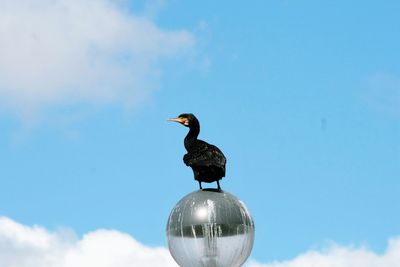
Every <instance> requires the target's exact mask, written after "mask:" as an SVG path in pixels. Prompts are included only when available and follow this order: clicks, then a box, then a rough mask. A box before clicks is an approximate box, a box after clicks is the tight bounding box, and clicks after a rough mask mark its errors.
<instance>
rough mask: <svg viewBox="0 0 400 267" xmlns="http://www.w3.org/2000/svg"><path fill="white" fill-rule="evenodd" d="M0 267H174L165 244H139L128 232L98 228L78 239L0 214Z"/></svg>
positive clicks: (69, 234)
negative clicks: (163, 245) (160, 245)
mask: <svg viewBox="0 0 400 267" xmlns="http://www.w3.org/2000/svg"><path fill="white" fill-rule="evenodd" d="M0 266H1V267H89V266H96V267H116V266H118V267H133V266H140V267H147V266H148V267H177V265H176V263H175V262H174V260H173V259H172V257H171V256H170V254H169V252H168V250H167V249H166V248H164V247H159V248H152V247H147V246H144V245H142V244H140V243H139V242H138V241H136V240H135V239H133V238H132V237H131V236H129V235H128V234H124V233H121V232H118V231H115V230H97V231H94V232H91V233H88V234H86V235H84V236H83V238H82V239H77V238H76V237H75V236H74V235H73V234H71V233H69V232H68V231H67V232H65V231H64V232H62V231H59V232H50V231H48V230H46V229H44V228H42V227H38V226H33V227H29V226H24V225H22V224H19V223H17V222H15V221H13V220H11V219H9V218H6V217H0Z"/></svg>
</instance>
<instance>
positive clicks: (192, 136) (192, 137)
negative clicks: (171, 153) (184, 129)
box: [185, 125, 200, 151]
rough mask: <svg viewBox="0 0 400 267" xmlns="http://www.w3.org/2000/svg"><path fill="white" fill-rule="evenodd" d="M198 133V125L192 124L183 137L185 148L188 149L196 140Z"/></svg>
mask: <svg viewBox="0 0 400 267" xmlns="http://www.w3.org/2000/svg"><path fill="white" fill-rule="evenodd" d="M199 133H200V125H193V126H192V127H190V130H189V132H188V134H187V135H186V137H185V148H186V150H187V151H189V149H190V147H191V145H192V144H193V142H194V141H196V140H197V137H198V136H199Z"/></svg>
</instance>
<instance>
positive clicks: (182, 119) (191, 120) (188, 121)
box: [169, 113, 199, 127]
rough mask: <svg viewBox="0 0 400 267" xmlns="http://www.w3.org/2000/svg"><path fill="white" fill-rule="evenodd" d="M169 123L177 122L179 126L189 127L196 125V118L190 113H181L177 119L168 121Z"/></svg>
mask: <svg viewBox="0 0 400 267" xmlns="http://www.w3.org/2000/svg"><path fill="white" fill-rule="evenodd" d="M169 121H175V122H179V123H180V124H182V125H184V126H186V127H190V126H193V124H198V123H199V122H198V120H197V118H196V117H195V116H194V115H193V114H191V113H183V114H181V115H179V116H178V117H177V118H173V119H169Z"/></svg>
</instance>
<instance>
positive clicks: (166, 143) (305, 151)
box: [0, 0, 400, 266]
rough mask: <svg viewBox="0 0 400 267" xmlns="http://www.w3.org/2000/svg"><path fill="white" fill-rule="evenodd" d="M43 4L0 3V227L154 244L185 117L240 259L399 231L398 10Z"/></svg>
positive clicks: (342, 5)
mask: <svg viewBox="0 0 400 267" xmlns="http://www.w3.org/2000/svg"><path fill="white" fill-rule="evenodd" d="M55 3H56V4H49V3H44V2H43V4H41V5H42V6H41V5H34V4H32V1H30V0H24V1H22V4H13V3H12V2H9V1H4V2H3V3H1V4H0V7H2V8H0V9H2V10H3V11H0V14H1V15H0V17H3V19H1V18H0V24H3V25H8V26H7V27H3V28H2V29H0V35H1V36H2V37H0V50H1V51H2V52H0V56H1V57H2V58H7V60H3V63H0V79H1V80H2V81H1V82H0V98H1V100H0V104H1V108H0V111H1V113H0V129H1V130H0V147H1V151H2V153H0V161H1V162H2V164H1V165H2V166H1V168H0V181H1V186H0V216H4V217H7V218H10V219H11V220H14V221H15V222H18V223H20V224H22V225H27V226H32V225H40V226H41V227H43V228H44V229H48V231H55V230H56V229H59V228H60V227H67V228H70V229H73V231H75V232H76V233H77V235H78V236H82V235H84V234H85V233H87V232H90V231H94V230H96V229H103V228H105V229H115V230H117V231H120V232H123V233H127V234H129V235H130V236H132V237H133V238H135V239H136V240H138V241H139V242H141V243H142V244H144V245H146V246H149V247H153V246H165V244H166V243H165V225H166V220H167V217H168V215H169V212H170V211H171V209H172V207H173V206H174V205H175V203H176V202H177V201H179V199H180V198H182V197H183V196H184V195H186V194H188V193H190V192H192V191H194V190H197V183H196V182H195V181H193V179H192V172H191V170H190V169H189V168H187V167H186V166H185V165H184V164H183V162H182V156H183V154H184V153H185V150H184V147H183V138H184V136H185V135H186V131H187V129H186V128H184V127H181V126H180V125H177V124H172V123H168V122H167V121H166V119H167V118H170V117H173V116H176V115H178V114H180V113H183V112H192V113H194V114H195V115H197V117H198V118H199V120H200V123H201V126H202V130H201V133H200V137H201V138H202V139H203V140H206V141H208V142H210V143H213V144H216V145H218V146H219V147H220V148H221V149H222V150H223V151H224V153H225V155H226V157H227V159H228V163H227V177H226V178H224V179H223V180H222V182H221V186H222V188H223V189H224V190H226V191H228V192H231V193H233V194H235V195H236V196H238V197H239V198H241V199H242V200H243V201H244V202H245V203H246V204H247V206H248V208H249V210H250V212H251V213H252V215H253V217H254V220H255V223H256V242H255V246H254V249H253V253H252V255H251V258H252V259H254V260H256V261H258V262H262V263H265V264H267V263H268V262H272V261H283V260H290V259H293V258H295V257H297V256H298V255H300V254H302V253H304V252H305V251H308V250H310V249H316V250H318V249H319V248H321V247H322V248H323V247H325V246H326V245H327V244H329V243H331V242H334V243H335V244H340V245H343V246H348V245H354V246H356V247H362V246H365V247H367V248H368V249H370V250H371V251H373V252H374V253H378V254H379V253H384V251H385V250H386V248H387V246H388V243H387V242H388V239H391V238H392V239H393V238H397V237H398V236H399V235H400V213H399V212H398V211H399V210H398V208H397V203H399V202H400V194H399V192H400V181H399V177H400V65H399V62H400V55H399V52H398V47H400V19H399V16H398V12H399V10H400V3H399V2H398V1H390V0H388V1H384V2H379V3H378V2H376V1H352V2H351V3H349V2H348V1H335V2H334V3H332V2H328V1H283V0H282V1H250V2H246V3H244V2H235V3H232V1H198V2H194V1H191V2H189V1H181V0H173V1H167V0H166V1H134V2H133V1H132V2H131V1H120V2H118V3H116V2H112V1H107V0H99V1H92V2H90V1H88V3H90V4H82V3H81V2H80V1H71V2H70V3H69V4H65V3H64V4H63V2H62V1H55ZM91 4H92V5H93V6H90V5H91ZM63 5H65V6H63ZM60 7H62V8H64V10H67V11H66V12H62V13H59V12H61V11H60V10H61V9H60ZM88 10H92V12H89V13H90V14H91V15H87V17H86V16H84V17H81V16H79V14H89V13H85V12H87V11H88ZM60 14H62V15H60ZM58 15H59V16H58ZM14 17H15V18H19V19H18V20H12V19H9V20H8V21H7V20H6V19H7V18H14ZM48 22H55V23H52V24H51V25H55V26H54V27H50V26H49V27H47V28H46V26H44V25H48V24H49V23H48ZM6 23H8V24H6ZM71 25H72V26H71ZM73 25H75V26H73ZM76 25H78V26H76ZM96 25H97V26H96ZM6 36H7V37H6ZM27 36H28V37H27ZM24 38H27V40H25V39H24ZM13 42H14V43H13ZM21 43H23V44H25V45H21ZM399 255H400V254H399ZM266 266H267V265H266ZM268 266H269V265H268ZM293 266H295V265H293Z"/></svg>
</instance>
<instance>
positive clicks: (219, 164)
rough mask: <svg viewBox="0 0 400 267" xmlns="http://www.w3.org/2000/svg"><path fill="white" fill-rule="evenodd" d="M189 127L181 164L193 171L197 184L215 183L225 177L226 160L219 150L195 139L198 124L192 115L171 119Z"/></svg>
mask: <svg viewBox="0 0 400 267" xmlns="http://www.w3.org/2000/svg"><path fill="white" fill-rule="evenodd" d="M171 121H176V122H179V123H181V124H183V125H184V126H186V127H189V132H188V134H187V135H186V137H185V140H184V145H185V149H186V151H187V154H185V155H184V156H183V162H184V163H185V164H186V165H187V166H190V167H191V168H192V169H193V174H194V179H195V180H197V181H198V182H199V185H200V189H201V188H202V187H201V182H206V183H212V182H217V184H218V189H221V187H220V185H219V180H220V179H222V177H225V165H226V158H225V156H224V154H223V153H222V152H221V150H220V149H219V148H218V147H216V146H214V145H211V144H209V143H207V142H204V141H203V140H199V139H197V137H198V135H199V133H200V123H199V121H198V120H197V118H196V117H195V116H194V115H193V114H188V113H185V114H181V115H179V116H178V117H177V118H176V119H171Z"/></svg>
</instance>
